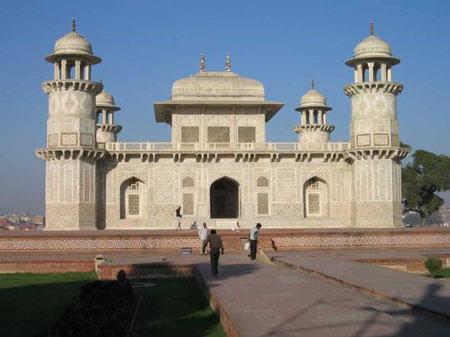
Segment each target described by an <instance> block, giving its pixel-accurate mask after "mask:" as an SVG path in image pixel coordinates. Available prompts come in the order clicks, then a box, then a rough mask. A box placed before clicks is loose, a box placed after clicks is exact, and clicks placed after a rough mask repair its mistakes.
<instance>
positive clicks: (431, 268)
mask: <svg viewBox="0 0 450 337" xmlns="http://www.w3.org/2000/svg"><path fill="white" fill-rule="evenodd" d="M425 267H426V268H427V269H428V272H429V273H430V275H431V276H433V277H436V275H437V274H438V273H439V271H440V270H441V269H442V261H441V260H439V259H438V258H435V257H429V258H428V259H427V260H426V261H425Z"/></svg>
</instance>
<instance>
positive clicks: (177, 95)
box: [172, 71, 265, 101]
mask: <svg viewBox="0 0 450 337" xmlns="http://www.w3.org/2000/svg"><path fill="white" fill-rule="evenodd" d="M172 100H174V101H175V100H178V101H180V100H209V101H214V100H216V101H228V100H240V101H264V100H265V95H264V86H263V84H262V83H261V82H258V81H256V80H253V79H250V78H245V77H241V76H240V75H238V74H236V73H233V72H231V71H220V72H213V71H200V72H199V73H197V74H195V75H193V76H191V77H187V78H182V79H180V80H177V81H176V82H175V83H174V84H173V86H172Z"/></svg>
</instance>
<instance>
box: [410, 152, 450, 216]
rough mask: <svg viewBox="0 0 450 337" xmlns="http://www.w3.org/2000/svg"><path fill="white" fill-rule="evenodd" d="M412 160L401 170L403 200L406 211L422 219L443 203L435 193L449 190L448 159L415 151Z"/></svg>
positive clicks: (449, 158)
mask: <svg viewBox="0 0 450 337" xmlns="http://www.w3.org/2000/svg"><path fill="white" fill-rule="evenodd" d="M413 158H414V159H413V162H412V163H409V164H408V165H406V166H405V167H403V169H402V183H403V198H404V201H405V206H406V209H407V210H412V211H417V212H419V213H420V215H421V217H422V218H424V217H426V216H428V215H430V214H432V213H433V212H436V211H437V210H439V208H440V207H441V206H442V204H443V203H444V200H443V199H442V198H440V197H439V196H438V195H437V194H436V192H442V191H446V190H449V189H450V157H448V156H445V155H436V154H434V153H431V152H428V151H425V150H417V151H416V152H415V153H414V154H413Z"/></svg>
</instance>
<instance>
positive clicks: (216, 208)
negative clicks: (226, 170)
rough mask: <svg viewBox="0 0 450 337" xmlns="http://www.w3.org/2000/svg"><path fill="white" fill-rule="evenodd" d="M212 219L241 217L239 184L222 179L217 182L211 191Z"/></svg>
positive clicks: (228, 179) (225, 178) (226, 178)
mask: <svg viewBox="0 0 450 337" xmlns="http://www.w3.org/2000/svg"><path fill="white" fill-rule="evenodd" d="M209 196H210V213H211V214H210V215H211V218H238V217H239V183H238V182H237V181H236V180H234V179H232V178H230V177H226V176H225V177H222V178H220V179H217V180H215V181H214V182H213V183H212V184H211V186H210V189H209Z"/></svg>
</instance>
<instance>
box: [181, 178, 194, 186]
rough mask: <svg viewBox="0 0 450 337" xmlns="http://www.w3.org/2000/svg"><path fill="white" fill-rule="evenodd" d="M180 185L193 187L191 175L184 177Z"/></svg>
mask: <svg viewBox="0 0 450 337" xmlns="http://www.w3.org/2000/svg"><path fill="white" fill-rule="evenodd" d="M181 186H182V187H194V179H192V177H186V178H184V179H183V181H182V183H181Z"/></svg>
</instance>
